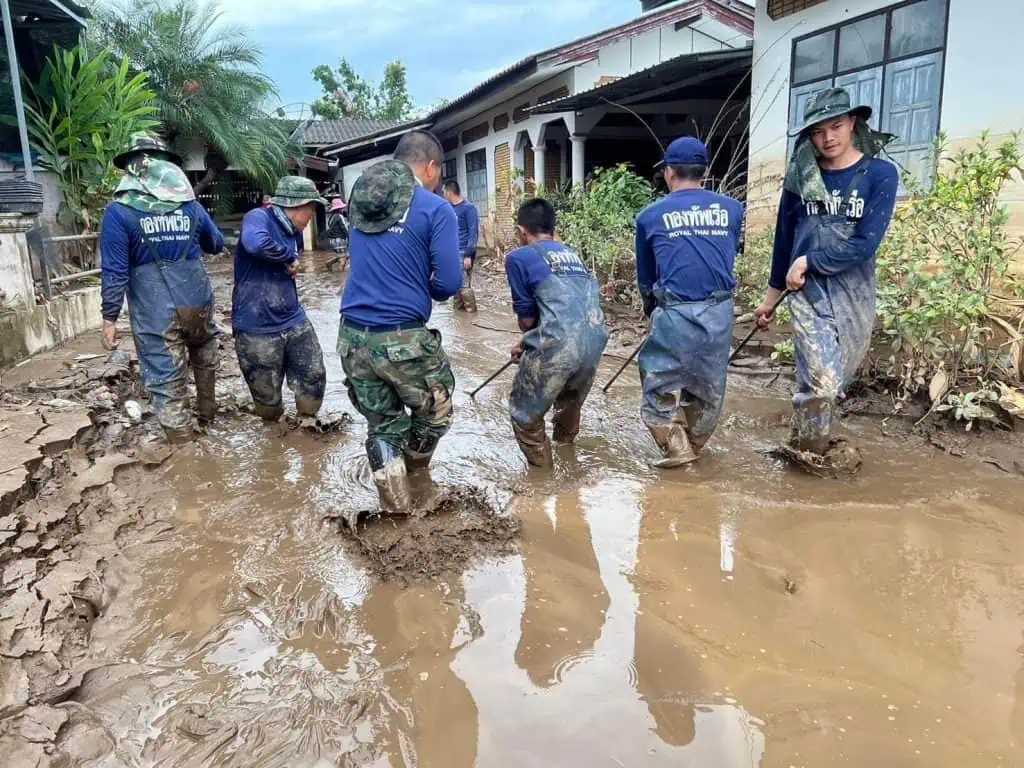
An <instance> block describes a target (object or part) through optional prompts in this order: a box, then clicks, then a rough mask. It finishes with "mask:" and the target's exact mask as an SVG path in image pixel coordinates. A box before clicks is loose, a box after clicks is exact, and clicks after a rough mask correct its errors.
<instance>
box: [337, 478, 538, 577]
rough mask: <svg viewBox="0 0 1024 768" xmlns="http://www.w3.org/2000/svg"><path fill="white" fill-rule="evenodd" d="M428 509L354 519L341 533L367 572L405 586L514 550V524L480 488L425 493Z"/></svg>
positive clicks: (369, 514)
mask: <svg viewBox="0 0 1024 768" xmlns="http://www.w3.org/2000/svg"><path fill="white" fill-rule="evenodd" d="M429 493H431V494H433V498H432V499H431V500H430V503H429V505H428V506H427V507H426V508H424V509H420V510H418V511H417V513H416V514H414V515H402V516H399V515H386V514H377V511H376V510H373V511H370V512H366V513H363V514H361V515H359V516H358V518H357V522H356V524H355V528H354V530H353V528H352V527H351V525H350V524H349V523H348V522H347V521H346V522H344V524H343V525H342V526H341V528H340V532H341V533H342V534H343V535H352V536H353V538H354V539H355V541H356V542H357V544H358V548H359V551H360V552H361V554H362V555H363V557H364V558H365V561H366V565H367V567H368V568H369V571H370V573H372V574H373V575H374V576H376V577H378V578H380V579H384V580H385V581H387V580H391V579H400V580H401V581H403V582H405V583H408V582H410V581H414V580H417V579H421V580H425V579H436V578H437V577H439V576H443V575H456V576H457V575H458V574H459V573H461V571H462V570H464V569H465V568H466V567H467V566H468V565H470V564H471V563H474V562H477V561H479V560H481V559H484V558H489V557H496V556H501V555H510V554H512V553H514V552H515V551H516V541H517V539H518V537H519V527H520V526H519V521H518V520H516V519H515V518H513V517H510V516H509V515H508V514H507V513H506V512H504V511H503V510H499V509H497V508H496V504H495V502H493V501H492V500H490V499H488V498H487V494H486V492H485V491H484V490H483V489H481V488H474V487H468V488H443V489H431V490H430V491H429Z"/></svg>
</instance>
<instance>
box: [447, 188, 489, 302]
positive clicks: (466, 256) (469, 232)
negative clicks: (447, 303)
mask: <svg viewBox="0 0 1024 768" xmlns="http://www.w3.org/2000/svg"><path fill="white" fill-rule="evenodd" d="M444 198H445V200H447V201H448V202H449V203H451V205H452V208H454V209H455V220H456V221H457V222H458V225H459V254H460V255H461V256H462V290H460V291H459V292H458V293H457V294H456V295H455V300H454V301H453V302H452V305H453V306H454V308H455V309H460V310H465V311H466V312H476V294H475V293H474V292H473V264H475V263H476V243H477V239H478V238H479V237H480V216H479V215H478V214H477V212H476V206H475V205H473V204H472V203H471V202H469V201H468V200H466V199H464V198H463V197H462V191H461V190H460V189H459V182H457V181H455V180H454V179H451V180H449V181H446V182H445V183H444Z"/></svg>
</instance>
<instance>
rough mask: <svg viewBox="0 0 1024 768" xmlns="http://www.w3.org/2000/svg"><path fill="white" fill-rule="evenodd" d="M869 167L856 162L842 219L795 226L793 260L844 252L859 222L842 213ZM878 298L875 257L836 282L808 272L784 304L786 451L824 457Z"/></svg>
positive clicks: (828, 216) (827, 216)
mask: <svg viewBox="0 0 1024 768" xmlns="http://www.w3.org/2000/svg"><path fill="white" fill-rule="evenodd" d="M869 163H870V160H869V159H868V158H865V159H864V160H862V161H861V166H860V167H859V168H858V169H857V172H856V173H855V174H854V177H853V179H852V180H851V181H850V183H849V185H848V186H847V188H846V190H845V191H844V193H843V195H842V196H841V198H840V201H841V202H840V205H842V206H843V211H844V212H842V213H828V212H826V213H821V214H815V215H810V216H807V217H806V218H805V219H804V220H803V221H801V222H800V224H799V225H798V227H797V231H796V233H795V236H794V240H793V253H792V255H793V256H796V257H800V256H804V255H806V254H808V253H811V252H812V251H816V250H822V249H824V250H832V251H835V250H841V249H843V248H844V247H846V246H847V245H848V243H849V240H850V237H851V236H852V235H853V234H854V232H855V230H856V228H857V220H855V219H851V218H850V217H849V216H848V215H847V214H846V213H845V210H846V206H848V205H849V200H850V196H851V194H853V193H854V192H855V191H856V189H857V185H858V184H859V183H860V182H861V180H862V179H863V178H864V177H865V176H866V175H867V173H868V168H869ZM819 205H821V203H819ZM875 299H876V285H875V261H874V258H871V259H869V260H867V261H866V262H864V263H863V264H858V265H855V266H853V267H851V268H849V269H847V270H845V271H843V272H840V273H839V274H837V275H830V276H825V275H815V274H810V273H808V274H807V276H806V282H805V284H804V287H803V289H802V290H801V291H800V292H798V293H794V294H792V295H791V296H790V297H789V308H790V311H791V312H792V315H793V346H794V350H795V357H796V378H797V388H796V392H795V394H794V395H793V421H792V436H791V440H790V445H791V447H792V448H794V449H796V450H797V451H801V452H808V453H812V454H816V455H824V454H825V453H826V452H828V451H829V449H830V437H831V433H832V427H833V423H834V421H835V408H836V404H837V402H838V400H839V399H840V398H841V397H843V396H844V393H845V391H846V388H847V387H848V386H849V384H850V383H851V382H852V380H853V378H854V376H855V374H856V373H857V368H858V367H859V366H860V364H861V362H862V361H863V360H864V356H865V355H866V354H867V350H868V347H869V346H870V344H871V331H872V329H873V327H874V321H875Z"/></svg>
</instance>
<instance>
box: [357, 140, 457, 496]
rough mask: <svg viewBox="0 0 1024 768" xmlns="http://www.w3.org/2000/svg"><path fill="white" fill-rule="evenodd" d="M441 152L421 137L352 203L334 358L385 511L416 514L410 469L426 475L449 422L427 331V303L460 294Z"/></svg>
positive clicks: (447, 371)
mask: <svg viewBox="0 0 1024 768" xmlns="http://www.w3.org/2000/svg"><path fill="white" fill-rule="evenodd" d="M443 164H444V150H443V149H442V148H441V143H440V142H439V141H438V140H437V139H436V138H435V137H434V136H433V135H432V134H430V133H428V132H426V131H412V132H410V133H407V134H405V136H403V137H402V139H401V140H400V141H399V142H398V147H397V148H396V149H395V153H394V158H393V159H391V160H384V161H382V162H380V163H377V164H375V165H372V166H370V167H369V168H367V169H366V171H364V172H363V175H362V176H360V177H359V179H358V180H357V181H356V183H355V186H354V187H353V188H352V194H351V196H350V198H349V203H348V210H349V223H350V224H351V232H350V233H349V254H350V259H351V262H350V266H349V277H348V280H347V281H346V285H345V293H344V296H343V297H342V301H341V328H340V329H339V332H338V355H339V356H340V358H341V364H342V367H343V368H344V370H345V376H346V380H345V385H346V387H347V388H348V394H349V398H350V399H351V400H352V404H353V405H354V406H355V407H356V408H357V409H358V410H359V412H360V413H361V414H362V415H363V416H364V417H365V418H366V422H367V437H366V455H367V458H368V459H369V462H370V469H371V470H372V471H373V478H374V483H375V484H376V486H377V492H378V495H379V497H380V503H381V508H382V509H383V510H384V511H386V512H389V513H407V512H409V511H410V510H411V507H412V495H411V492H410V488H409V482H408V474H409V472H412V471H416V470H419V469H426V468H427V466H428V465H429V464H430V459H431V457H432V456H433V454H434V450H435V449H436V448H437V444H438V442H439V441H440V440H441V438H442V437H443V436H444V434H445V433H446V432H447V431H448V428H449V427H450V426H451V423H452V392H453V391H454V390H455V376H454V375H453V374H452V368H451V364H450V363H449V362H448V356H447V355H446V354H445V352H444V348H443V346H442V345H441V333H440V332H439V331H436V330H432V329H429V328H427V327H426V324H427V321H428V320H430V312H431V309H432V306H433V304H432V302H433V301H446V300H448V299H450V298H451V297H452V296H454V295H455V294H456V293H457V292H458V290H459V289H460V288H461V287H462V259H461V257H460V253H459V239H458V226H457V224H456V220H455V212H454V211H453V210H452V207H451V206H450V205H449V204H448V203H447V202H446V201H445V200H444V199H443V198H441V197H440V196H438V195H436V194H434V190H436V189H437V187H438V185H439V184H440V183H441V171H442V166H443Z"/></svg>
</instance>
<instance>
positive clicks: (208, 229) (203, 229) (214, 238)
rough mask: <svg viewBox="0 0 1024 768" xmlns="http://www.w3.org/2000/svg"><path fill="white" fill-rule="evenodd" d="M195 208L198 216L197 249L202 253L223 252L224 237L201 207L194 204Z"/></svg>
mask: <svg viewBox="0 0 1024 768" xmlns="http://www.w3.org/2000/svg"><path fill="white" fill-rule="evenodd" d="M196 208H197V209H198V215H199V247H200V248H202V249H203V252H204V253H220V252H221V251H223V250H224V235H222V234H221V232H220V230H219V229H217V225H216V224H214V223H213V219H211V218H210V214H209V213H207V212H206V209H205V208H203V206H201V205H200V204H199V203H196Z"/></svg>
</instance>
